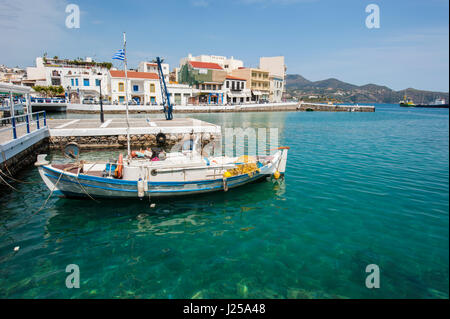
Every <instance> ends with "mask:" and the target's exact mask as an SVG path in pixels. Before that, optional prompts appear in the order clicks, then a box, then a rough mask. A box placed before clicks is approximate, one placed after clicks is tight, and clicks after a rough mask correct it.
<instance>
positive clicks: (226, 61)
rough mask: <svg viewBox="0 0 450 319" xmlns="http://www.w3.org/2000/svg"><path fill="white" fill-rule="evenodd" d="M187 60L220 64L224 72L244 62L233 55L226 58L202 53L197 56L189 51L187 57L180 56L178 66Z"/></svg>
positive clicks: (241, 65)
mask: <svg viewBox="0 0 450 319" xmlns="http://www.w3.org/2000/svg"><path fill="white" fill-rule="evenodd" d="M189 61H196V62H205V63H215V64H218V65H220V67H221V68H222V69H223V70H225V71H226V72H231V71H233V70H235V69H238V68H240V67H243V66H244V62H243V61H242V60H237V59H235V58H234V57H231V58H227V57H225V56H220V55H206V54H202V55H199V56H192V54H190V53H189V54H188V56H187V57H185V58H182V59H181V60H180V66H183V65H185V64H186V63H188V62H189Z"/></svg>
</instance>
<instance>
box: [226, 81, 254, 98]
mask: <svg viewBox="0 0 450 319" xmlns="http://www.w3.org/2000/svg"><path fill="white" fill-rule="evenodd" d="M223 91H224V92H225V96H226V99H224V101H226V103H228V104H244V103H250V102H251V96H252V92H251V90H250V89H247V80H246V79H244V78H239V77H235V76H231V75H228V76H227V77H226V78H225V82H224V85H223Z"/></svg>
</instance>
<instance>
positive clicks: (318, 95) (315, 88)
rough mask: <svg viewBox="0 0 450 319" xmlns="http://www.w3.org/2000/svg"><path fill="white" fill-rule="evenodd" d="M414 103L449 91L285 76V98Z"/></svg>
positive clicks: (444, 96) (428, 100)
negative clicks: (410, 101) (398, 89)
mask: <svg viewBox="0 0 450 319" xmlns="http://www.w3.org/2000/svg"><path fill="white" fill-rule="evenodd" d="M405 95H406V96H407V97H408V98H409V99H412V100H413V101H414V102H415V103H416V104H419V103H420V104H422V103H430V102H432V101H434V100H435V99H436V98H445V99H446V101H447V102H448V99H449V94H448V92H447V93H445V92H433V91H424V90H417V89H413V88H408V89H404V90H400V91H394V90H392V89H390V88H389V87H387V86H383V85H377V84H372V83H370V84H366V85H361V86H358V85H354V84H350V83H347V82H343V81H340V80H338V79H335V78H330V79H326V80H321V81H310V80H308V79H306V78H304V77H303V76H301V75H300V74H288V75H287V76H286V97H287V98H292V97H296V98H298V99H302V100H337V101H342V102H349V103H398V102H399V101H400V100H403V97H404V96H405Z"/></svg>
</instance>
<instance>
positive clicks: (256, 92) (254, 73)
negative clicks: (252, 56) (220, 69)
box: [231, 67, 270, 102]
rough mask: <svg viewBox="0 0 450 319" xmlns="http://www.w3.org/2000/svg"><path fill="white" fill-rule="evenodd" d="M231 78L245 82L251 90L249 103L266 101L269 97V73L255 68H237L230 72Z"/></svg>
mask: <svg viewBox="0 0 450 319" xmlns="http://www.w3.org/2000/svg"><path fill="white" fill-rule="evenodd" d="M231 75H232V76H235V77H238V78H243V79H245V80H246V83H247V88H249V89H250V90H251V101H252V102H258V101H260V100H268V99H269V95H270V80H269V71H266V70H261V69H256V68H244V67H242V68H239V69H236V70H233V71H232V72H231Z"/></svg>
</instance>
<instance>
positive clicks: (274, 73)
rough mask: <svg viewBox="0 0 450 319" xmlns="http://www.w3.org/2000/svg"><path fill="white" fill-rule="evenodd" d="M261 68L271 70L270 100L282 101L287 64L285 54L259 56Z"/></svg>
mask: <svg viewBox="0 0 450 319" xmlns="http://www.w3.org/2000/svg"><path fill="white" fill-rule="evenodd" d="M259 68H260V69H262V70H266V71H269V80H270V94H269V101H270V102H281V98H282V95H283V93H284V88H285V78H286V69H287V68H286V64H285V63H284V56H274V57H261V58H259Z"/></svg>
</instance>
